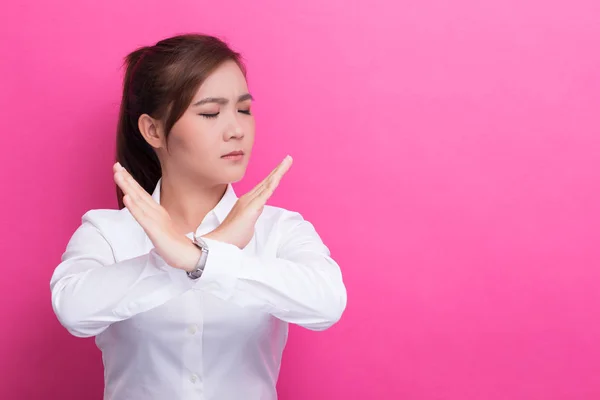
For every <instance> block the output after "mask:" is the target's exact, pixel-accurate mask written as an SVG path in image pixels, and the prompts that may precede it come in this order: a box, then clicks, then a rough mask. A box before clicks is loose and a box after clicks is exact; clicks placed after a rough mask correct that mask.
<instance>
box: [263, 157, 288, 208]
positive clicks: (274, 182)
mask: <svg viewBox="0 0 600 400" xmlns="http://www.w3.org/2000/svg"><path fill="white" fill-rule="evenodd" d="M291 167H292V158H291V157H290V158H289V159H288V158H287V157H286V159H285V160H284V162H283V163H282V164H281V167H280V168H279V169H278V170H277V172H276V173H275V174H273V176H271V179H270V180H269V181H268V182H266V183H265V185H263V188H262V190H261V191H260V192H259V193H258V194H257V195H256V200H257V201H258V203H259V204H260V205H265V204H266V203H267V201H268V200H269V198H270V197H271V196H272V195H273V193H275V189H277V187H278V186H279V183H280V182H281V178H283V176H284V175H285V174H286V173H287V172H288V171H289V170H290V168H291Z"/></svg>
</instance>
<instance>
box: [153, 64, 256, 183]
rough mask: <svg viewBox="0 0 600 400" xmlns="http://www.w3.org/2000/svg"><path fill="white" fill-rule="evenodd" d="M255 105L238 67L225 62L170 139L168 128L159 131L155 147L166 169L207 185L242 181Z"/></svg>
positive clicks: (197, 95) (250, 146)
mask: <svg viewBox="0 0 600 400" xmlns="http://www.w3.org/2000/svg"><path fill="white" fill-rule="evenodd" d="M251 103H252V98H251V96H250V94H249V92H248V86H247V83H246V78H245V77H244V74H243V73H242V71H241V70H240V68H239V67H238V65H237V64H236V63H235V62H233V61H228V62H226V63H224V64H222V65H221V66H220V67H219V68H217V69H216V70H215V71H214V72H213V73H212V74H211V75H209V76H208V78H207V79H206V80H205V81H204V83H203V84H202V85H201V87H200V88H199V89H198V92H197V93H196V95H195V96H194V98H193V100H192V102H191V104H190V106H189V107H188V109H187V110H186V111H185V113H184V114H183V116H182V117H181V118H180V119H179V120H178V121H177V122H176V123H175V125H174V126H173V128H172V130H171V132H170V134H169V137H168V138H166V139H165V135H164V133H163V132H160V133H159V134H157V135H156V136H157V138H156V140H158V139H160V143H156V144H157V145H158V146H154V147H155V148H156V150H157V154H158V156H159V159H160V161H161V165H162V166H163V173H167V174H170V175H177V176H186V177H187V178H189V179H193V180H201V181H202V182H203V183H204V184H206V185H217V184H225V183H232V182H237V181H239V180H240V179H242V177H243V176H244V173H245V172H246V167H247V165H248V161H249V159H250V153H251V151H252V145H253V144H254V129H255V126H254V117H253V116H252V111H251ZM159 130H160V129H158V131H159ZM144 136H147V135H144ZM147 140H148V138H147ZM150 144H151V145H153V143H150Z"/></svg>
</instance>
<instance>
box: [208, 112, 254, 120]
mask: <svg viewBox="0 0 600 400" xmlns="http://www.w3.org/2000/svg"><path fill="white" fill-rule="evenodd" d="M238 112H240V113H242V114H245V115H252V114H251V113H250V110H238ZM200 115H201V116H203V117H204V118H217V117H218V116H219V113H214V114H200Z"/></svg>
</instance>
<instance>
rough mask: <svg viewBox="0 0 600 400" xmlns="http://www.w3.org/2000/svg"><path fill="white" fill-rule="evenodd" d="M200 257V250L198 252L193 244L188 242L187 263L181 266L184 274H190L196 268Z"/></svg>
mask: <svg viewBox="0 0 600 400" xmlns="http://www.w3.org/2000/svg"><path fill="white" fill-rule="evenodd" d="M201 256H202V250H200V249H199V248H198V247H197V246H196V245H195V244H193V243H191V242H190V256H189V262H186V264H185V265H184V266H183V268H182V269H183V270H184V271H185V272H192V271H194V270H195V269H196V267H197V266H198V262H199V261H200V257H201Z"/></svg>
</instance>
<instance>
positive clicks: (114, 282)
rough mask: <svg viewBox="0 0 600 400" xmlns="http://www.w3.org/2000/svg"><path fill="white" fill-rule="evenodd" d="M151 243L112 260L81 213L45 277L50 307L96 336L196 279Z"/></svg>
mask: <svg viewBox="0 0 600 400" xmlns="http://www.w3.org/2000/svg"><path fill="white" fill-rule="evenodd" d="M197 284H198V282H197V281H193V280H191V279H189V278H188V277H187V275H186V274H185V272H184V271H182V270H179V269H176V268H173V267H170V266H169V265H168V264H167V263H166V262H165V261H164V260H163V259H162V258H161V257H160V256H159V255H158V254H157V253H156V252H155V251H154V249H152V250H151V251H150V252H149V253H147V254H144V255H141V256H139V257H135V258H131V259H128V260H124V261H120V262H115V258H114V255H113V250H112V247H111V245H110V243H109V242H108V240H107V239H106V238H105V237H104V236H103V235H102V233H101V231H100V230H99V229H98V228H97V227H96V226H95V225H94V224H93V223H91V222H90V221H89V220H86V219H85V217H84V220H83V223H82V225H81V226H80V227H79V228H78V229H77V230H76V231H75V233H74V234H73V236H72V237H71V239H70V240H69V243H68V245H67V249H66V251H65V252H64V254H63V256H62V261H61V263H60V264H59V265H58V266H57V267H56V269H55V270H54V273H53V275H52V278H51V280H50V290H51V294H52V308H53V310H54V312H55V314H56V316H57V318H58V320H59V322H60V323H61V324H62V325H63V326H64V327H65V328H66V329H67V330H68V331H69V332H70V333H71V334H73V335H75V336H78V337H90V336H95V335H98V334H99V333H101V332H102V331H104V330H105V329H106V328H108V326H110V324H112V323H114V322H118V321H122V320H126V319H128V318H131V317H132V316H134V315H136V314H138V313H141V312H144V311H148V310H150V309H153V308H155V307H158V306H160V305H162V304H164V303H166V302H167V301H169V300H171V299H173V298H175V297H177V296H179V295H181V294H182V293H184V292H185V291H187V290H189V289H191V288H193V286H194V285H197Z"/></svg>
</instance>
